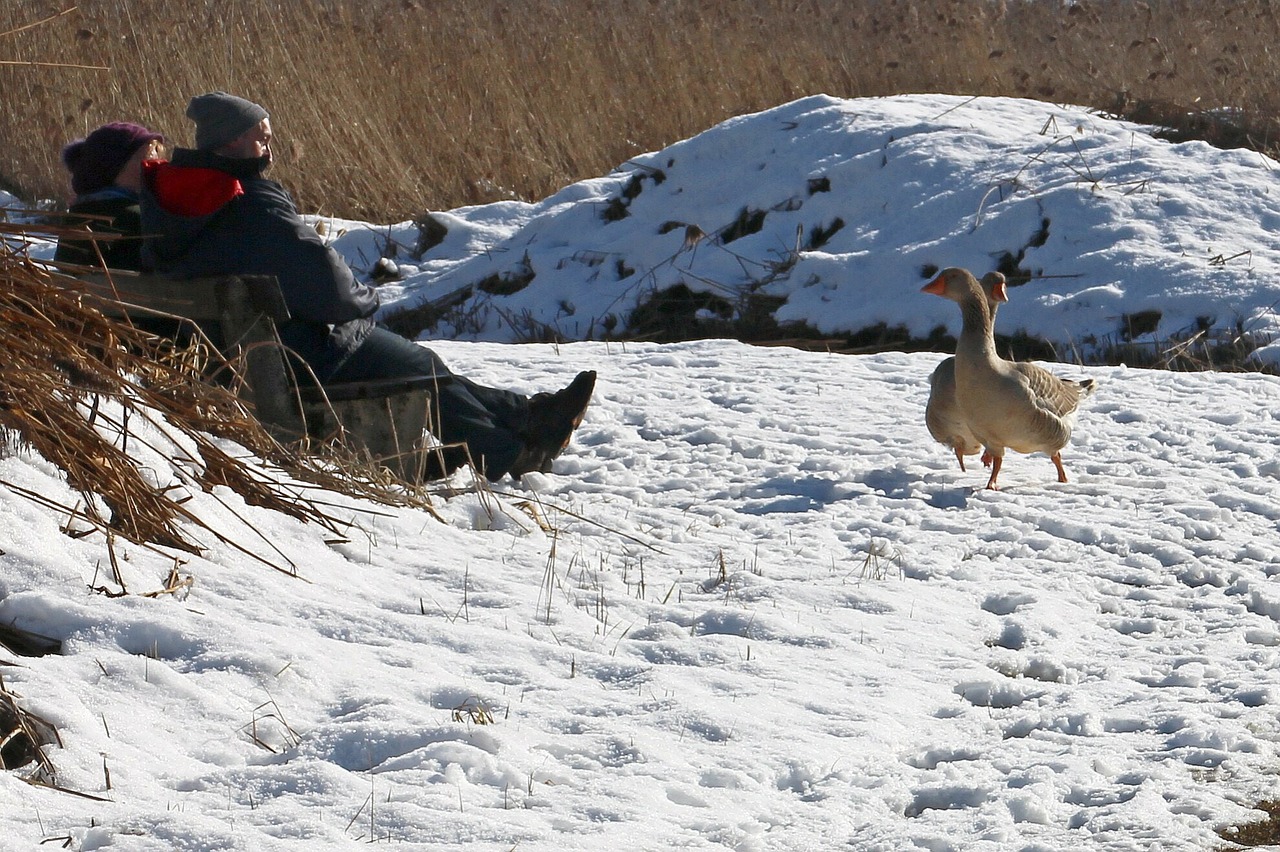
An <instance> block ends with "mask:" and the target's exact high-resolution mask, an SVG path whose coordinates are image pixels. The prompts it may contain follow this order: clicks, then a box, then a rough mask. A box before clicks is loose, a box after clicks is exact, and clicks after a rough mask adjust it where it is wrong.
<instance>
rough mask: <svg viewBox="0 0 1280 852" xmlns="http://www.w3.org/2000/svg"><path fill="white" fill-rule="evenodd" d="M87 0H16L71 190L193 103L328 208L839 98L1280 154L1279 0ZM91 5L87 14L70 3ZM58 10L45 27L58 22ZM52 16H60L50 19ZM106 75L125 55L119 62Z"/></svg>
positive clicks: (36, 125) (25, 62)
mask: <svg viewBox="0 0 1280 852" xmlns="http://www.w3.org/2000/svg"><path fill="white" fill-rule="evenodd" d="M67 9H68V4H66V3H64V2H61V0H9V2H6V3H3V4H0V60H3V61H5V62H7V63H11V64H0V87H2V88H3V90H4V91H5V94H6V97H5V98H4V100H3V103H2V104H0V115H2V116H3V120H0V151H3V152H4V154H3V155H0V187H4V188H8V189H10V190H12V191H15V192H16V193H17V194H18V195H19V196H20V197H23V198H25V199H57V198H61V197H62V196H63V194H64V193H65V191H66V190H65V185H66V181H65V175H64V174H63V172H62V169H61V166H60V164H59V162H58V151H59V149H60V147H61V146H62V145H63V144H64V143H65V142H66V141H67V140H68V139H70V138H73V137H75V136H78V135H82V134H83V133H84V132H85V131H87V130H89V129H92V128H93V127H95V126H97V125H98V124H101V123H103V122H106V121H114V120H132V121H139V122H142V123H144V124H148V125H150V126H153V127H155V128H157V129H160V130H162V131H163V132H165V133H168V134H169V135H170V136H171V138H172V139H173V140H174V141H176V142H178V143H180V144H186V143H189V142H190V139H191V130H190V122H189V121H187V119H186V118H185V117H184V116H183V109H184V107H185V104H186V101H187V99H188V98H189V97H190V96H191V95H193V94H196V93H198V92H202V91H208V90H210V89H224V90H229V91H234V92H236V93H238V94H242V95H244V96H246V97H250V98H253V99H255V100H258V101H260V102H262V103H263V104H265V105H267V107H268V109H270V111H271V112H272V117H273V124H274V125H275V127H276V130H277V132H278V138H279V140H280V146H279V147H280V150H279V152H278V153H279V155H280V156H279V157H278V163H279V165H278V167H277V176H278V177H279V178H280V179H281V180H283V181H284V182H285V183H286V184H288V185H289V186H290V187H291V188H292V189H293V190H294V191H295V192H296V194H297V195H298V197H299V200H300V202H301V205H302V207H303V208H304V209H305V210H308V211H310V212H319V213H327V214H332V215H338V216H348V217H355V218H364V219H366V220H375V221H396V220H401V219H403V218H408V217H411V216H414V215H417V214H419V213H421V212H423V211H425V210H428V209H449V208H453V207H458V206H461V205H464V204H471V203H481V202H486V201H492V200H495V199H498V198H503V197H510V196H515V197H520V198H524V199H529V200H536V199H539V198H543V197H545V196H547V195H548V194H550V193H552V192H554V191H555V190H557V189H559V188H560V187H562V186H565V185H567V184H569V183H572V182H574V181H577V180H581V179H584V178H588V177H594V176H597V175H600V174H604V173H606V172H608V171H609V170H610V169H612V168H613V167H615V166H616V165H618V164H619V163H622V162H624V161H626V160H627V159H628V158H629V157H631V156H634V155H635V154H636V153H638V152H642V151H649V150H655V149H658V148H661V147H663V146H664V145H667V144H670V143H672V142H675V141H678V140H679V139H683V138H687V137H688V136H691V135H693V134H695V133H698V132H700V131H702V130H704V129H706V128H707V127H710V126H712V125H713V124H715V123H717V122H719V121H721V120H724V119H726V118H728V117H731V116H733V115H738V114H741V113H746V112H752V111H756V110H760V109H765V108H768V107H772V106H775V105H777V104H779V103H783V102H785V101H788V100H791V99H794V98H797V97H800V96H803V95H808V94H815V93H826V94H830V95H834V96H838V97H862V96H878V95H889V94H898V93H910V92H946V93H956V94H974V95H1010V96H1019V97H1033V98H1039V99H1043V100H1048V101H1053V102H1058V103H1076V104H1082V105H1086V106H1092V107H1095V108H1099V109H1102V110H1107V111H1111V112H1114V113H1116V114H1121V115H1126V116H1131V117H1135V118H1138V119H1141V120H1144V121H1152V122H1166V123H1169V124H1171V125H1176V126H1177V127H1178V128H1179V129H1180V131H1181V132H1184V133H1187V134H1191V135H1197V136H1202V137H1207V138H1209V139H1210V140H1211V141H1218V142H1221V143H1223V144H1239V145H1250V146H1253V147H1257V148H1260V149H1269V148H1270V147H1271V145H1272V143H1273V141H1274V137H1275V123H1274V119H1273V116H1275V115H1277V114H1280V109H1278V107H1280V85H1277V83H1280V80H1278V79H1277V77H1278V76H1280V69H1278V68H1277V66H1276V63H1274V61H1272V55H1271V52H1272V48H1273V45H1274V44H1275V43H1276V41H1277V36H1280V22H1278V20H1277V13H1276V11H1275V10H1274V9H1273V6H1272V5H1271V4H1270V3H1268V2H1265V0H1245V2H1231V0H1195V2H1192V0H1147V2H1142V3H1129V2H1089V0H1081V1H1080V2H1072V3H1060V2H1056V0H1026V2H1006V0H976V2H975V0H935V2H913V0H860V1H859V0H853V2H847V0H760V2H757V3H753V4H749V5H748V4H743V3H736V2H731V0H710V2H707V1H706V0H616V2H608V3H603V2H594V0H528V2H525V3H520V4H513V3H509V2H506V0H474V2H469V3H428V2H425V0H305V2H289V3H286V2H272V3H260V2H251V0H187V2H181V3H172V2H162V0H84V2H83V3H81V5H80V6H79V7H76V8H74V9H73V10H72V11H69V12H68V11H67ZM62 12H66V14H59V13H62ZM41 22H43V23H41ZM33 24H36V25H35V26H33ZM95 68H106V69H109V70H94V69H95Z"/></svg>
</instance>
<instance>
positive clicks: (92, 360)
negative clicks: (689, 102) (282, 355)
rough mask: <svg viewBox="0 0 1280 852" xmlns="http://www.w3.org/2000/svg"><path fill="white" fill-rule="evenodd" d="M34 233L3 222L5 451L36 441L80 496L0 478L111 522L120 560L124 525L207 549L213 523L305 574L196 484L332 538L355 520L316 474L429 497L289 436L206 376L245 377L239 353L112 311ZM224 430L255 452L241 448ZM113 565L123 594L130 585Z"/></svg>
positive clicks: (352, 491) (81, 517)
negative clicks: (42, 251) (334, 502)
mask: <svg viewBox="0 0 1280 852" xmlns="http://www.w3.org/2000/svg"><path fill="white" fill-rule="evenodd" d="M6 237H7V238H8V239H7V240H5V238H6ZM23 237H24V231H23V229H22V228H21V227H18V226H6V225H0V347H3V349H4V351H5V352H6V356H5V364H4V368H3V369H0V451H12V450H14V449H17V448H18V447H30V448H32V449H34V450H35V451H36V452H38V453H39V454H40V455H41V456H42V457H44V458H45V459H47V460H48V461H49V462H50V463H52V464H54V465H56V466H57V467H58V468H59V469H61V470H63V471H65V473H66V476H67V481H68V482H69V483H70V484H71V485H72V486H73V487H74V488H75V489H77V490H78V491H79V493H80V495H81V499H80V501H79V502H78V504H77V505H74V506H67V505H57V504H55V503H54V502H52V501H51V500H50V499H49V498H48V497H46V496H44V495H41V494H36V493H34V492H31V491H30V490H28V489H24V488H22V487H20V486H18V485H17V484H15V483H10V482H4V481H2V480H0V486H3V487H4V488H5V489H7V490H8V491H10V492H12V493H14V494H15V495H17V496H19V497H22V498H25V499H28V500H31V501H33V502H37V503H40V504H42V505H45V506H48V507H49V508H53V509H55V510H56V511H58V512H59V513H61V514H63V515H64V516H65V517H66V518H67V521H66V525H65V526H66V529H67V531H68V532H69V533H70V534H74V535H78V536H79V535H92V534H95V533H96V534H101V535H103V536H104V537H105V540H106V542H107V544H108V545H109V555H110V558H111V561H112V564H113V566H114V548H113V547H111V545H112V543H113V542H114V540H115V537H116V536H119V537H122V538H124V539H127V540H129V541H133V542H136V543H139V544H145V545H147V546H152V547H165V548H170V549H172V550H177V551H180V552H188V553H196V552H199V551H200V546H199V545H198V544H197V543H196V541H195V539H194V538H193V536H192V533H193V531H195V530H203V531H204V533H205V534H206V535H212V536H213V537H215V538H217V539H218V540H219V541H222V542H224V543H226V544H228V545H230V546H233V547H236V548H238V549H240V550H241V551H243V552H244V553H245V554H246V555H249V556H251V557H253V558H254V559H258V560H260V561H262V562H264V563H266V564H268V565H270V566H271V567H273V568H276V569H278V570H281V571H284V572H286V573H290V574H293V573H295V569H294V566H293V565H292V563H290V562H289V561H288V559H287V558H286V557H285V556H284V555H283V554H278V555H277V557H278V558H271V557H264V556H259V555H257V554H259V553H260V552H262V551H264V550H266V551H270V550H271V547H270V545H269V541H268V540H267V538H266V537H265V536H263V537H261V541H255V542H251V543H248V542H246V543H240V542H236V541H230V540H228V539H227V538H226V537H225V536H224V535H222V534H220V533H219V532H218V531H216V530H214V529H212V528H210V527H209V526H208V525H207V524H206V523H205V522H204V521H203V520H202V519H201V518H200V517H199V516H198V515H196V514H194V513H193V511H192V510H191V509H190V508H188V506H187V505H186V503H187V501H186V492H187V491H190V490H203V491H206V492H209V493H213V494H216V491H215V490H214V489H215V486H225V487H227V488H230V489H231V490H233V491H234V492H236V493H237V494H239V495H240V496H241V497H243V498H244V500H245V501H246V502H247V503H249V504H251V505H257V506H263V507H267V508H269V509H272V510H274V511H277V512H283V513H285V514H287V515H290V516H293V517H295V518H299V519H301V520H304V521H307V522H311V523H317V524H320V525H322V526H323V527H324V529H326V530H327V531H328V532H329V533H330V535H331V537H332V538H333V539H334V540H345V539H346V537H347V534H348V533H349V532H350V531H351V526H350V520H349V519H338V518H337V517H334V516H333V515H332V514H331V512H330V510H329V509H328V508H326V506H325V505H324V504H323V503H322V502H321V499H322V498H321V497H320V496H319V495H318V493H316V491H315V487H322V488H324V489H327V490H329V491H333V492H337V493H339V494H346V495H350V496H355V497H362V498H365V499H370V500H373V501H377V502H380V503H382V504H384V505H410V506H417V507H420V508H424V509H427V510H431V505H430V498H429V495H428V494H427V493H426V492H424V491H422V490H421V489H419V488H415V487H412V486H409V485H407V484H405V483H402V482H399V481H397V480H395V479H394V478H392V477H391V476H390V474H389V473H387V472H386V471H385V470H384V469H382V468H377V467H374V466H373V465H370V464H365V463H362V462H361V461H360V460H359V459H357V458H355V457H353V456H352V455H351V454H350V453H344V451H343V450H342V448H341V447H338V446H327V445H326V446H315V445H299V446H290V447H285V446H282V445H281V444H279V443H277V442H276V441H275V440H274V439H273V438H272V437H271V436H270V435H269V434H268V433H267V432H266V430H265V429H264V428H263V427H262V426H261V425H260V424H259V423H258V421H257V420H256V419H254V418H253V417H252V415H251V414H250V413H249V412H247V411H246V410H245V409H244V408H243V407H242V405H241V404H240V402H239V400H238V398H237V397H236V396H235V394H234V393H233V392H232V391H231V390H229V389H228V388H226V387H223V386H222V385H219V384H214V383H211V382H209V381H207V380H206V377H207V376H209V375H210V374H212V373H213V372H215V371H217V372H221V373H223V374H224V375H229V376H231V377H232V381H234V380H235V376H236V375H238V365H237V364H235V363H225V362H223V361H222V359H221V358H220V356H219V355H218V354H217V352H216V351H215V350H213V349H212V348H211V347H209V346H207V345H204V344H202V343H200V342H197V343H195V344H193V345H191V346H185V347H175V346H173V345H172V344H170V343H168V342H166V341H162V340H160V339H158V338H155V337H153V336H151V335H149V334H146V333H145V332H143V331H140V330H139V329H137V328H135V327H134V326H133V325H132V324H130V323H128V322H119V321H116V320H112V319H109V318H107V317H104V316H103V315H102V314H101V313H100V312H98V311H97V310H96V309H94V308H93V307H91V306H90V303H89V302H87V301H86V300H85V299H83V298H82V290H81V288H80V285H79V284H78V282H77V281H76V280H75V279H73V278H68V277H65V276H61V275H58V274H57V273H54V272H51V271H49V270H48V269H46V268H44V267H42V266H39V265H37V264H34V263H32V262H30V261H28V260H27V259H26V256H25V254H24V253H23V252H22V251H21V246H22V242H21V241H22V239H23ZM214 436H217V437H220V438H225V439H229V440H231V441H234V442H235V443H236V444H238V445H240V446H241V447H244V448H245V449H246V450H248V451H249V452H250V453H251V454H252V455H251V456H250V455H247V454H245V455H240V454H237V455H233V454H232V453H231V452H230V451H228V449H226V444H225V443H223V442H221V441H217V440H214ZM183 446H188V447H193V448H194V457H193V456H192V455H191V453H190V451H187V450H183V449H180V448H181V447H183ZM143 449H148V450H150V451H152V452H155V453H159V454H161V455H162V456H163V457H164V458H166V459H168V460H169V461H170V462H172V469H173V471H174V475H175V477H177V479H175V481H174V482H172V483H168V484H165V483H157V482H156V481H155V480H154V478H153V475H152V474H148V473H147V472H146V471H144V470H143V469H142V468H141V464H142V462H140V461H139V460H138V457H139V451H140V450H143ZM113 573H114V577H115V580H116V585H117V586H118V587H119V589H118V592H113V593H119V594H123V593H127V592H128V590H127V589H125V588H124V586H123V581H121V580H120V576H119V572H118V571H113ZM174 582H175V583H180V582H181V581H180V579H178V578H176V577H175V578H174ZM171 585H172V584H171ZM175 588H176V587H175ZM165 591H168V589H166V590H162V592H161V593H164V592H165Z"/></svg>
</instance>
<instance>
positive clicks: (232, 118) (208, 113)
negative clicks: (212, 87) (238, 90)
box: [187, 92, 267, 151]
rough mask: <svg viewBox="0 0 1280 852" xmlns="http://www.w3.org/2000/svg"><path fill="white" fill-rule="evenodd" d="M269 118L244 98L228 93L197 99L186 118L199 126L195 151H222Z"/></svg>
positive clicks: (188, 108)
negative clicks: (217, 149)
mask: <svg viewBox="0 0 1280 852" xmlns="http://www.w3.org/2000/svg"><path fill="white" fill-rule="evenodd" d="M266 117H267V111H266V110H265V109H263V108H262V107H260V106H258V105H257V104H255V103H254V102H253V101H247V100H245V99H244V98H237V97H236V96H235V95H228V94H227V93H226V92H208V93H206V94H203V95H196V96H195V97H194V98H192V99H191V102H190V103H188V104H187V118H189V119H191V120H192V121H194V122H195V123H196V147H197V148H199V149H200V150H201V151H212V150H214V149H216V148H221V147H222V146H223V145H226V144H227V143H228V142H230V141H231V140H233V139H235V138H236V137H238V136H239V135H240V134H242V133H244V132H245V131H246V130H250V129H252V128H253V127H254V126H255V125H257V124H258V122H260V121H262V119H264V118H266Z"/></svg>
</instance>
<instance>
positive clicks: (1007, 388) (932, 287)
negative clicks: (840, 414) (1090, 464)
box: [922, 267, 1094, 491]
mask: <svg viewBox="0 0 1280 852" xmlns="http://www.w3.org/2000/svg"><path fill="white" fill-rule="evenodd" d="M922 289H923V291H924V292H926V293H932V294H934V295H937V296H942V297H943V298H946V299H950V300H951V301H953V302H956V303H957V304H959V305H960V315H961V317H962V318H963V320H964V326H963V329H962V330H961V332H960V339H959V341H958V342H957V343H956V361H955V374H956V399H957V402H958V408H959V410H960V414H961V416H962V417H963V418H964V420H965V422H966V423H967V424H968V426H969V429H970V431H972V432H973V435H974V437H975V438H977V439H978V441H979V442H980V443H981V444H982V445H983V447H984V448H985V450H986V453H987V454H989V455H990V456H991V478H990V479H989V480H987V488H989V489H991V490H992V491H997V490H999V486H998V485H997V483H996V480H997V479H998V477H999V476H1000V467H1001V465H1002V463H1003V461H1004V453H1005V450H1006V449H1010V450H1013V451H1015V452H1019V453H1035V452H1042V453H1047V454H1048V455H1049V458H1050V460H1052V461H1053V465H1054V467H1055V468H1057V471H1058V481H1059V482H1066V481H1067V472H1066V469H1065V468H1063V466H1062V448H1063V447H1065V446H1066V445H1067V441H1068V440H1069V439H1070V438H1071V429H1072V426H1073V424H1074V419H1075V418H1074V415H1075V412H1076V409H1077V408H1079V406H1080V401H1081V400H1082V399H1084V398H1085V397H1087V396H1088V395H1089V394H1091V393H1093V390H1094V383H1093V380H1092V379H1086V380H1084V381H1070V380H1066V379H1061V378H1059V377H1057V376H1055V375H1054V374H1053V373H1051V372H1049V371H1048V370H1046V369H1044V368H1042V367H1038V366H1036V365H1035V364H1028V363H1015V362H1013V361H1006V360H1004V359H1002V358H1000V357H999V356H997V355H996V344H995V335H994V330H993V326H992V321H991V311H989V310H988V309H987V307H986V298H985V294H984V293H983V291H982V286H981V285H980V284H979V283H978V280H977V279H976V278H974V277H973V275H972V273H970V272H969V271H968V270H965V269H960V268H958V267H951V268H949V269H944V270H942V272H941V273H940V274H939V275H938V277H937V278H935V279H934V280H933V281H930V282H929V283H928V284H926V285H925V286H924V287H923V288H922ZM991 297H992V301H994V302H1007V301H1009V297H1008V295H1007V294H1006V293H1005V288H1004V284H1003V282H1001V283H997V284H996V285H995V286H994V287H993V288H992V293H991Z"/></svg>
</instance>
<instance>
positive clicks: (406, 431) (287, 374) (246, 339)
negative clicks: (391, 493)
mask: <svg viewBox="0 0 1280 852" xmlns="http://www.w3.org/2000/svg"><path fill="white" fill-rule="evenodd" d="M76 277H77V279H79V280H80V281H83V282H84V283H85V285H86V286H87V288H88V291H89V295H90V296H91V297H92V298H94V299H96V300H97V301H98V303H99V306H100V309H101V310H102V311H103V313H106V314H108V315H110V316H128V317H131V318H132V319H134V320H137V319H138V318H139V317H142V318H145V317H154V316H168V317H178V318H181V319H184V320H192V321H194V322H196V323H197V324H198V325H200V327H201V328H202V329H203V330H204V331H205V333H206V334H208V335H209V336H210V340H211V342H212V343H213V344H214V345H215V346H217V347H218V348H219V350H220V351H221V352H222V353H223V355H224V356H225V357H226V358H228V359H229V360H232V359H239V360H240V362H241V364H242V365H243V370H242V373H243V375H244V377H245V385H244V386H243V387H241V388H239V389H238V391H239V393H240V395H241V396H242V397H243V398H244V399H245V401H246V402H248V403H250V404H251V405H252V406H253V408H254V411H255V413H256V415H257V417H258V420H259V421H261V422H262V423H263V425H265V426H267V427H268V429H270V430H271V431H272V432H273V433H274V434H275V435H276V436H277V437H278V438H280V439H282V440H285V441H289V440H294V439H296V438H300V437H302V436H303V435H308V434H310V435H311V436H313V437H317V438H327V437H329V436H332V435H334V434H341V435H343V436H344V439H345V441H346V443H347V444H348V445H349V446H350V447H351V448H352V449H354V450H356V451H363V452H367V453H368V454H369V456H370V457H371V458H374V459H377V460H380V461H381V462H382V463H383V464H385V465H387V466H388V467H390V468H391V469H393V470H395V471H396V472H397V473H399V474H400V476H402V477H403V478H405V479H410V480H413V479H417V478H418V477H419V476H421V474H422V471H423V470H424V469H425V464H426V462H425V456H424V453H425V450H423V443H422V439H423V435H424V433H425V431H426V429H427V428H428V416H429V411H430V405H429V403H430V396H431V394H432V393H434V392H435V391H436V389H437V388H438V387H439V386H440V385H442V384H446V383H448V382H449V381H451V379H452V377H451V376H449V375H441V376H414V377H409V378H402V379H383V380H379V381H371V382H358V383H351V384H344V385H327V386H325V387H324V388H320V387H319V386H316V385H314V384H311V385H310V386H307V387H298V386H297V385H296V384H295V382H294V381H293V374H292V372H291V371H290V369H289V365H288V363H287V361H286V359H285V356H284V348H283V346H282V345H281V343H280V337H279V335H278V334H277V332H276V323H280V322H284V321H286V320H288V319H289V309H288V307H287V306H286V305H285V301H284V296H283V294H281V292H280V285H279V284H278V283H277V282H276V279H275V278H274V277H272V276H269V275H224V276H217V277H209V278H194V279H187V280H181V279H175V278H167V277H164V276H160V275H143V274H139V273H135V272H122V271H115V272H112V273H111V274H110V275H107V274H103V273H80V274H77V276H76Z"/></svg>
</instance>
